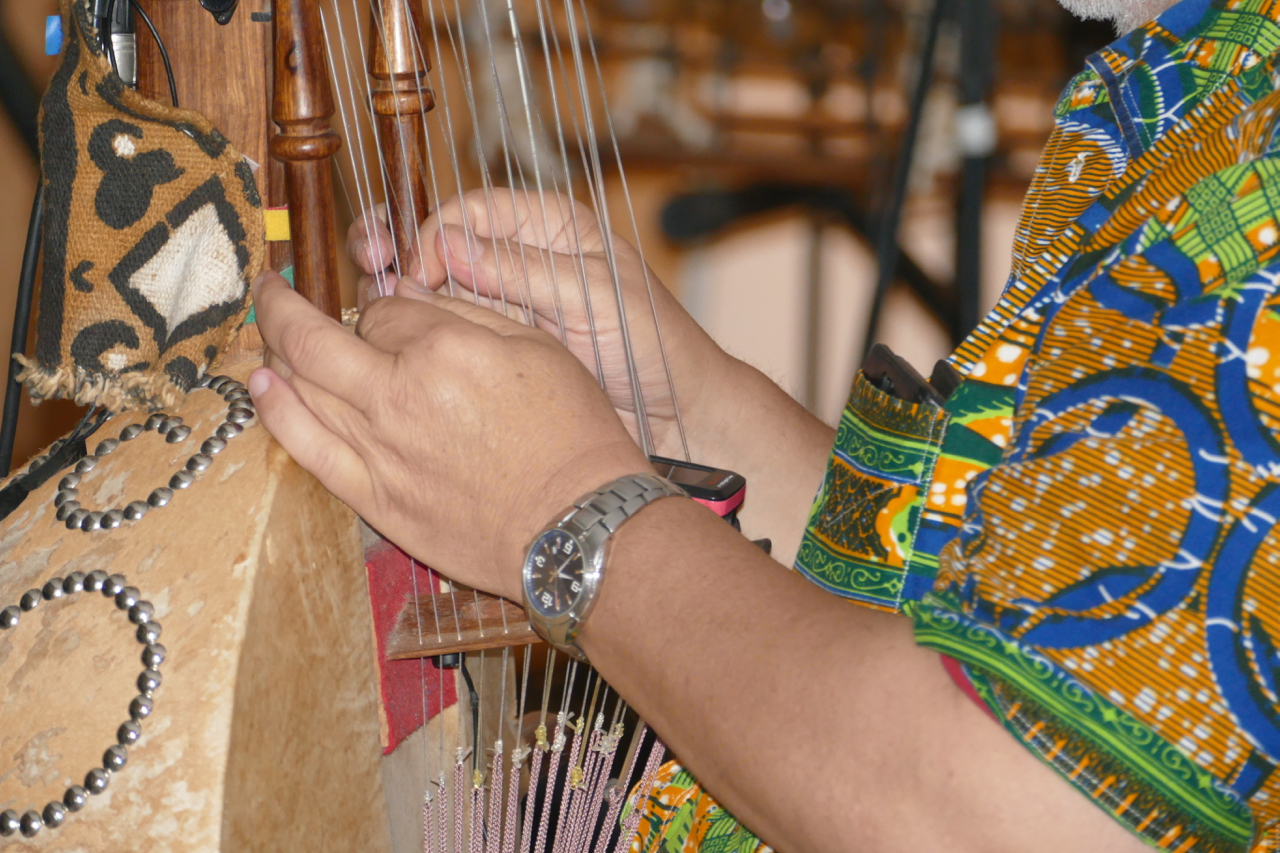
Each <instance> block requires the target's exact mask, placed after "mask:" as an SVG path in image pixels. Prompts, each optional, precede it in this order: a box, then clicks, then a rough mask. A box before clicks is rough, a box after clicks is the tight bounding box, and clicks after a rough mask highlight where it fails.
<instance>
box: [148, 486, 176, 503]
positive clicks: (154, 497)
mask: <svg viewBox="0 0 1280 853" xmlns="http://www.w3.org/2000/svg"><path fill="white" fill-rule="evenodd" d="M171 500H173V490H172V489H167V488H165V487H164V486H161V487H160V488H158V489H156V490H155V491H153V492H152V493H151V494H150V495H148V496H147V503H149V504H151V505H152V506H164V505H165V504H167V503H168V502H169V501H171Z"/></svg>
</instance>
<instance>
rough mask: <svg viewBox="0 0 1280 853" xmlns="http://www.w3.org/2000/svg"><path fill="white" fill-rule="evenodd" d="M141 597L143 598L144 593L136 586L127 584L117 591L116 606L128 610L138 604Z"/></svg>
mask: <svg viewBox="0 0 1280 853" xmlns="http://www.w3.org/2000/svg"><path fill="white" fill-rule="evenodd" d="M140 598H142V593H141V592H139V591H138V588H137V587H136V586H126V587H125V588H124V589H122V590H120V591H119V592H117V593H116V607H119V608H120V609H121V610H128V609H129V608H130V607H133V605H135V604H137V603H138V599H140Z"/></svg>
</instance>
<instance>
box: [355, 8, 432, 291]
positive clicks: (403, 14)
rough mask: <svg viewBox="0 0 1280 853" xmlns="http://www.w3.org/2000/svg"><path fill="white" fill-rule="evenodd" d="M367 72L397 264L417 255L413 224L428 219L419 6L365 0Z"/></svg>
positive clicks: (428, 98) (424, 60) (426, 98)
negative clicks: (368, 25)
mask: <svg viewBox="0 0 1280 853" xmlns="http://www.w3.org/2000/svg"><path fill="white" fill-rule="evenodd" d="M369 6H370V8H369V12H370V16H371V18H372V24H371V26H370V27H369V42H370V45H369V47H370V50H369V76H370V78H372V81H373V85H372V89H373V112H374V114H375V115H376V116H377V123H378V142H379V147H380V149H381V153H382V156H383V158H384V162H385V163H386V168H387V196H388V197H387V210H388V213H389V215H390V221H391V228H392V233H393V234H394V235H395V241H396V251H397V254H398V257H397V258H396V265H397V268H398V269H399V270H400V271H401V272H403V271H404V270H406V268H407V267H408V265H409V259H410V258H412V257H416V256H417V253H418V225H419V224H420V223H421V221H422V220H423V219H425V218H426V217H427V212H428V211H427V190H426V186H425V183H424V180H423V174H424V171H425V169H426V138H425V130H426V125H425V123H424V122H423V118H422V117H423V115H424V114H425V113H427V112H428V111H429V110H430V109H431V108H432V107H433V106H435V97H434V95H433V94H432V92H431V89H430V88H429V87H428V86H427V71H428V70H429V69H430V67H431V66H430V59H429V58H428V57H427V54H426V49H425V48H424V47H423V46H422V44H423V42H422V38H421V35H422V24H421V21H420V20H419V16H420V7H419V4H418V3H417V2H414V0H370V4H369Z"/></svg>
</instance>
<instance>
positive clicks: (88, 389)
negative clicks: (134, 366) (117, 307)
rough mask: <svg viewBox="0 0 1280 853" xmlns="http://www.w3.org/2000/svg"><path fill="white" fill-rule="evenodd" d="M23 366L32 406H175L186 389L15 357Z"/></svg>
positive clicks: (165, 380)
mask: <svg viewBox="0 0 1280 853" xmlns="http://www.w3.org/2000/svg"><path fill="white" fill-rule="evenodd" d="M14 359H15V360H16V361H17V362H18V363H19V364H20V365H22V369H21V370H20V371H18V377H17V378H18V381H19V382H21V383H22V384H23V385H25V386H26V388H27V393H28V394H30V395H31V402H32V403H33V404H35V405H39V404H40V403H42V402H44V401H45V400H53V399H67V400H72V401H74V402H75V403H76V404H77V405H80V406H102V407H103V408H105V409H107V410H108V411H112V412H121V411H124V410H126V409H139V408H146V409H151V410H159V409H163V408H169V407H173V406H176V405H177V404H178V403H179V402H181V401H182V398H183V397H185V396H186V394H187V391H186V389H184V388H182V387H181V386H180V385H178V384H177V383H176V382H175V381H174V380H173V379H172V378H171V377H168V376H156V375H154V374H152V375H143V374H116V375H112V374H105V373H90V372H89V371H87V370H85V369H84V368H81V367H75V368H72V367H67V366H61V367H45V366H44V365H41V364H40V363H39V362H37V361H36V360H35V359H33V358H28V357H26V356H23V355H14Z"/></svg>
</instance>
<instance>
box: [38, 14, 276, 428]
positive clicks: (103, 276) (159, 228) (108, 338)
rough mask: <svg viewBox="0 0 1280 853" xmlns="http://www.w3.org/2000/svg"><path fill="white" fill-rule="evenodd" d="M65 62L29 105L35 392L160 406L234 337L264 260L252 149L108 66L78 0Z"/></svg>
mask: <svg viewBox="0 0 1280 853" xmlns="http://www.w3.org/2000/svg"><path fill="white" fill-rule="evenodd" d="M61 10H62V16H63V21H64V31H65V33H66V36H67V39H66V50H65V55H64V56H63V59H62V63H61V65H60V66H59V68H58V71H57V73H56V74H55V75H54V77H53V81H52V83H51V84H50V86H49V90H48V92H47V93H46V94H45V97H44V101H43V103H42V105H41V110H40V150H41V169H42V173H43V174H42V180H43V181H44V190H45V211H44V219H43V227H44V245H43V255H42V260H43V278H42V281H41V292H40V302H39V319H38V321H37V324H36V348H35V357H34V358H33V359H28V358H21V359H20V361H21V363H22V370H21V372H20V374H19V378H20V379H21V381H22V382H24V383H25V384H26V386H27V390H28V391H29V393H30V394H31V397H32V399H33V400H34V401H36V402H39V401H41V400H44V399H48V398H51V397H67V398H71V399H74V400H75V401H76V402H77V403H80V404H82V405H89V404H93V405H101V406H104V407H106V408H107V409H110V410H111V411H115V412H119V411H123V410H126V409H137V408H152V409H155V408H161V407H168V406H172V405H174V404H175V403H177V402H178V400H180V399H181V397H182V396H183V395H184V394H185V393H186V392H187V391H188V390H190V388H191V387H192V385H193V384H194V383H195V382H196V381H197V380H198V379H199V378H200V377H201V376H202V375H204V374H205V373H206V372H207V371H208V370H209V368H210V366H211V365H212V364H213V363H214V362H215V361H216V360H217V359H218V357H219V355H220V354H221V353H222V352H223V350H225V349H226V348H227V346H228V345H229V344H230V343H231V341H232V339H233V338H234V337H235V335H236V332H237V331H238V330H239V328H240V326H241V324H242V323H243V322H244V318H245V315H246V314H247V313H248V311H249V284H250V282H251V281H252V280H253V278H254V277H255V276H256V275H257V274H258V272H259V271H260V270H261V268H262V263H263V258H264V256H265V253H266V248H265V247H266V241H265V234H264V229H263V222H262V202H261V199H260V198H259V195H258V190H257V187H256V185H255V184H254V179H253V172H252V170H251V169H250V166H249V163H248V161H246V160H245V158H244V157H243V156H242V155H241V154H240V152H239V151H237V150H236V149H235V148H234V147H233V146H232V145H231V144H230V143H229V142H228V141H227V139H226V138H225V137H224V136H223V135H222V134H221V133H219V132H218V131H217V130H216V129H215V128H214V127H213V126H212V125H211V124H210V123H209V122H208V120H206V119H205V118H204V117H203V116H201V115H199V114H197V113H194V112H191V111H189V110H181V109H175V108H173V107H169V106H166V105H164V104H159V103H156V102H154V101H151V100H148V99H146V98H144V97H142V96H141V95H140V94H138V93H137V92H135V91H133V90H132V89H129V88H128V87H127V86H125V85H124V83H123V82H122V81H121V80H120V78H119V77H118V76H117V75H116V74H115V73H114V71H112V68H111V65H110V62H109V60H108V58H107V57H106V55H105V54H104V53H103V51H102V50H101V48H100V47H99V45H98V41H97V31H96V29H95V28H94V25H93V23H92V20H91V18H90V16H89V10H88V8H87V2H86V0H61Z"/></svg>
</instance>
